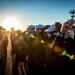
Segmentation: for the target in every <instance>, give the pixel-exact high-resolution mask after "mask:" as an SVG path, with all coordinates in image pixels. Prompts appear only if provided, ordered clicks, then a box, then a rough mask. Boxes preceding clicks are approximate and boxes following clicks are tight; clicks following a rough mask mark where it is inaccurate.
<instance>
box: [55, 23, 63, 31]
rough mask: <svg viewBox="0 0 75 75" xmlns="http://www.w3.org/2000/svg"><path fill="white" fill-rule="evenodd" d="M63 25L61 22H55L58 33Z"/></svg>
mask: <svg viewBox="0 0 75 75" xmlns="http://www.w3.org/2000/svg"><path fill="white" fill-rule="evenodd" d="M61 26H62V24H61V23H60V22H55V28H56V31H59V30H60V29H61Z"/></svg>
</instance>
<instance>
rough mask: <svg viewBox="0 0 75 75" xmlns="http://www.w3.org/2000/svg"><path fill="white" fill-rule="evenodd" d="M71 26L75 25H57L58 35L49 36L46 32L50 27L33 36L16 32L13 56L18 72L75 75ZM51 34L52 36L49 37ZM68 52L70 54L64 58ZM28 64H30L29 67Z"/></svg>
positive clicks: (74, 41) (38, 29) (37, 31)
mask: <svg viewBox="0 0 75 75" xmlns="http://www.w3.org/2000/svg"><path fill="white" fill-rule="evenodd" d="M71 23H72V24H71ZM72 25H73V22H72V21H67V22H65V23H63V25H62V24H61V23H60V22H56V23H55V27H56V31H52V32H51V33H47V34H46V33H44V31H45V29H47V28H48V27H49V26H45V27H43V28H42V29H40V28H36V31H33V32H31V33H29V32H27V31H25V32H23V33H21V32H20V31H18V32H15V31H14V29H13V33H14V34H13V33H12V32H11V43H12V53H13V54H15V55H16V60H15V62H16V70H17V71H16V72H17V73H19V72H18V70H19V69H21V71H22V72H20V73H21V74H27V75H42V74H43V75H45V74H46V75H49V74H51V73H52V74H54V73H56V74H60V72H61V73H64V72H65V73H73V67H74V62H75V60H74V58H73V59H72V60H71V57H69V56H72V55H73V56H74V52H75V50H74V44H75V39H74V33H73V32H72V31H71V30H70V27H71V26H72ZM48 34H50V35H51V36H50V37H48ZM12 40H13V41H12ZM65 51H66V52H67V53H66V54H63V53H64V52H65ZM25 63H27V64H28V66H27V67H25ZM24 68H25V69H24ZM27 68H28V69H27ZM23 72H24V73H23ZM17 75H18V74H17Z"/></svg>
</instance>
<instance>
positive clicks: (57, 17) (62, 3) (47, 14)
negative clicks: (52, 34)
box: [0, 0, 75, 30]
mask: <svg viewBox="0 0 75 75" xmlns="http://www.w3.org/2000/svg"><path fill="white" fill-rule="evenodd" d="M74 3H75V0H0V24H2V21H3V20H4V19H5V18H6V17H9V16H12V17H16V18H17V19H18V20H19V22H20V24H21V26H20V28H21V30H25V29H26V28H27V26H28V25H38V24H43V25H46V24H49V25H51V24H54V23H55V22H56V21H59V22H61V23H63V22H65V21H66V20H68V19H70V14H69V11H70V10H75V4H74Z"/></svg>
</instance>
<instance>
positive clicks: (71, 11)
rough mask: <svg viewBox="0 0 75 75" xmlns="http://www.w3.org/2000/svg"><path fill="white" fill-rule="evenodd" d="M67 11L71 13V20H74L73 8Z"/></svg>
mask: <svg viewBox="0 0 75 75" xmlns="http://www.w3.org/2000/svg"><path fill="white" fill-rule="evenodd" d="M69 13H70V14H71V20H74V17H75V10H70V11H69Z"/></svg>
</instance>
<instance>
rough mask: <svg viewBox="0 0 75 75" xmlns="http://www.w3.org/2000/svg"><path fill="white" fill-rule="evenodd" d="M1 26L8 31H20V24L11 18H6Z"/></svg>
mask: <svg viewBox="0 0 75 75" xmlns="http://www.w3.org/2000/svg"><path fill="white" fill-rule="evenodd" d="M2 26H3V27H5V29H6V30H10V29H11V28H12V27H13V28H14V29H15V30H17V29H20V23H19V21H18V20H17V19H16V18H13V17H7V18H6V19H5V20H4V21H3V23H2Z"/></svg>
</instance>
